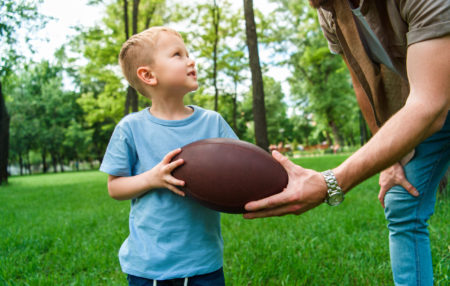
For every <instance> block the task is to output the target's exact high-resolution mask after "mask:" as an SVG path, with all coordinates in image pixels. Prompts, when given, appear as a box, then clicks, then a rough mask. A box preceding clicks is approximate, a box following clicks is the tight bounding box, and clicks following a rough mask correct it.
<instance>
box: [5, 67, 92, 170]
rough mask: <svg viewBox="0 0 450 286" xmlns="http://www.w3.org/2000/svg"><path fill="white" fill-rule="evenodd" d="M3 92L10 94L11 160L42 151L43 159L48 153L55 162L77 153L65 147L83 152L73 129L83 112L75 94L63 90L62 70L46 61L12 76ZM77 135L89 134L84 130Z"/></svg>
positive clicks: (78, 122)
mask: <svg viewBox="0 0 450 286" xmlns="http://www.w3.org/2000/svg"><path fill="white" fill-rule="evenodd" d="M5 92H6V93H7V94H8V95H9V97H8V101H7V106H8V109H9V112H10V116H11V126H10V129H11V146H10V150H11V154H10V157H11V158H12V159H13V161H16V162H17V161H22V159H23V157H25V156H27V155H28V154H29V152H30V151H32V150H35V151H37V152H42V153H43V156H46V153H47V152H49V154H50V155H51V156H52V157H53V158H55V159H56V158H60V157H62V156H63V155H65V156H66V157H68V156H70V157H72V156H73V154H74V152H77V151H76V150H69V149H67V146H73V147H77V148H81V149H79V150H78V152H79V153H80V154H81V153H83V151H82V149H83V150H84V151H86V147H85V146H84V145H83V144H81V142H80V141H79V138H77V137H76V136H74V135H73V132H74V129H73V128H74V126H78V128H82V125H81V124H82V121H81V120H82V111H81V109H80V106H79V105H78V104H77V103H76V98H77V94H75V93H73V92H70V91H64V90H63V83H62V69H61V67H58V66H53V65H51V64H50V63H49V62H47V61H43V62H41V63H39V64H35V65H30V66H28V67H26V68H25V70H23V71H22V72H21V73H19V74H16V75H14V76H11V78H10V80H9V81H8V82H7V85H6V87H5ZM66 130H67V132H69V133H68V135H69V136H66ZM79 132H82V133H83V134H85V135H86V134H89V131H85V130H84V131H82V130H79ZM88 139H89V138H87V139H85V140H88ZM72 140H75V141H72ZM78 144H80V145H78ZM70 154H72V155H70ZM83 155H85V154H83Z"/></svg>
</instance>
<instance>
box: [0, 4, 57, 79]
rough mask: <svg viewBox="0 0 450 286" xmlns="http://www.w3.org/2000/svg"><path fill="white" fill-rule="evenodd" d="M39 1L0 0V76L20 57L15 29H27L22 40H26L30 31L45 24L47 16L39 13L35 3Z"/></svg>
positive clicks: (5, 73)
mask: <svg viewBox="0 0 450 286" xmlns="http://www.w3.org/2000/svg"><path fill="white" fill-rule="evenodd" d="M41 2H42V0H39V1H24V0H21V1H16V0H0V78H3V77H5V76H7V75H9V73H10V72H11V69H12V68H13V66H14V65H15V64H16V62H17V61H18V60H19V58H20V57H21V55H20V54H18V53H17V49H16V45H17V42H18V40H19V38H18V37H17V31H18V30H19V29H23V30H27V31H28V34H27V37H26V39H24V40H25V42H28V39H29V35H31V33H32V32H34V31H36V30H37V29H41V28H43V27H44V26H45V25H46V23H47V20H48V19H49V18H48V17H45V16H42V15H40V14H39V13H38V10H37V4H39V3H41ZM30 49H31V50H32V47H30Z"/></svg>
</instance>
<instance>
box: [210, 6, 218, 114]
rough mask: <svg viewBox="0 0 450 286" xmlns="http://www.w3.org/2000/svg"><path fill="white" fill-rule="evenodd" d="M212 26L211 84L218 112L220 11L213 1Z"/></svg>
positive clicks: (215, 108) (215, 107)
mask: <svg viewBox="0 0 450 286" xmlns="http://www.w3.org/2000/svg"><path fill="white" fill-rule="evenodd" d="M211 13H212V18H213V26H214V43H213V82H214V110H215V111H218V110H219V89H218V88H217V46H218V43H219V21H220V10H219V7H218V6H217V3H216V0H214V6H213V8H212V9H211Z"/></svg>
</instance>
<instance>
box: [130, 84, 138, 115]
mask: <svg viewBox="0 0 450 286" xmlns="http://www.w3.org/2000/svg"><path fill="white" fill-rule="evenodd" d="M128 93H129V94H130V104H131V112H137V111H138V105H139V102H138V94H137V92H136V90H135V89H134V88H133V87H131V86H128Z"/></svg>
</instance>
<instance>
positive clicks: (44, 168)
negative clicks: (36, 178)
mask: <svg viewBox="0 0 450 286" xmlns="http://www.w3.org/2000/svg"><path fill="white" fill-rule="evenodd" d="M41 156H42V172H44V173H47V169H48V168H47V150H45V148H44V149H42V152H41Z"/></svg>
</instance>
